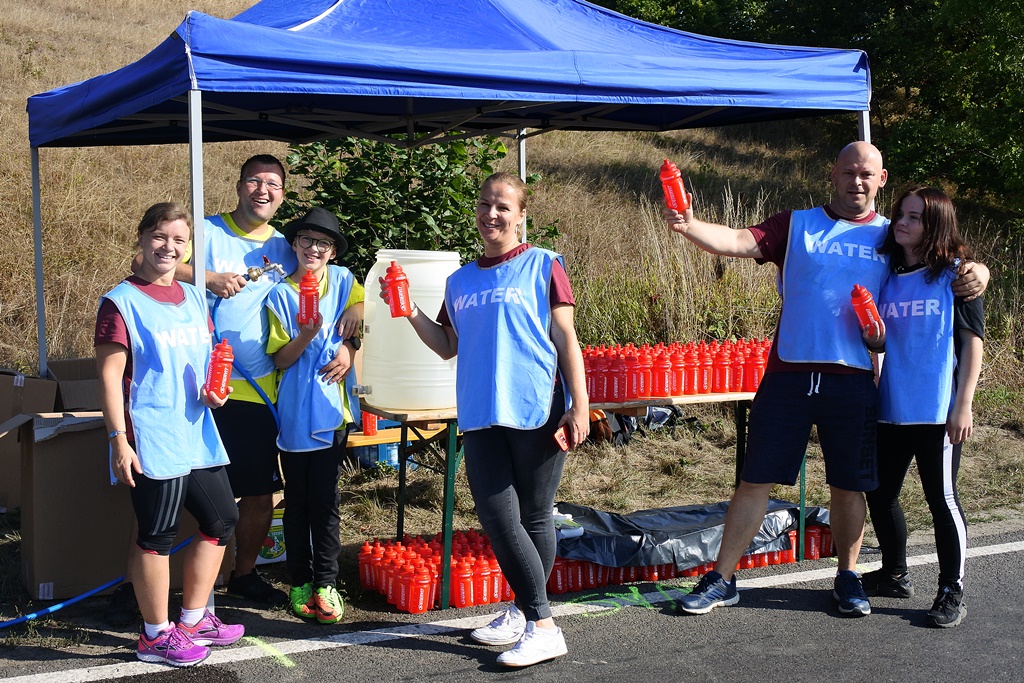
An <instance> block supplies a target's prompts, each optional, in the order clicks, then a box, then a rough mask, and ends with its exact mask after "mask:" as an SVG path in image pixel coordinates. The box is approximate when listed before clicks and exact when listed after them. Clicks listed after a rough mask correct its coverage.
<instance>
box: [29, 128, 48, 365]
mask: <svg viewBox="0 0 1024 683" xmlns="http://www.w3.org/2000/svg"><path fill="white" fill-rule="evenodd" d="M41 206H42V201H41V199H40V193H39V148H38V147H33V148H32V241H33V243H34V245H35V266H36V344H37V347H38V349H39V376H40V377H46V302H45V301H44V300H43V217H42V212H41Z"/></svg>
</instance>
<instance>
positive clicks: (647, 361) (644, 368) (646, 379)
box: [639, 346, 654, 398]
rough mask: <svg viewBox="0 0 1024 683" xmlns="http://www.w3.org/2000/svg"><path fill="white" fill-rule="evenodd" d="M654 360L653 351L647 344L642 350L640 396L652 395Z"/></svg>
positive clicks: (647, 396)
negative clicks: (652, 357)
mask: <svg viewBox="0 0 1024 683" xmlns="http://www.w3.org/2000/svg"><path fill="white" fill-rule="evenodd" d="M653 367H654V361H653V360H652V359H651V352H650V351H649V350H648V349H647V347H646V346H645V347H644V348H643V349H641V351H640V371H639V377H640V392H639V393H640V398H650V397H651V382H652V381H653V379H654V375H653Z"/></svg>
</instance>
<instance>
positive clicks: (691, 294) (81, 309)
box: [0, 0, 1024, 616]
mask: <svg viewBox="0 0 1024 683" xmlns="http://www.w3.org/2000/svg"><path fill="white" fill-rule="evenodd" d="M250 4H251V0H217V1H216V2H213V1H212V0H198V1H197V0H189V2H183V1H181V0H164V1H163V2H159V3H156V2H151V1H147V0H119V1H118V2H114V1H113V0H60V2H58V1H57V0H37V1H36V2H33V3H27V2H24V1H23V0H0V82H3V83H4V86H5V87H4V88H3V89H2V90H0V124H2V125H0V183H2V184H3V186H4V188H5V189H6V190H7V193H6V195H7V201H6V202H4V203H2V204H0V243H2V244H3V245H4V252H3V257H2V259H0V280H2V281H3V282H4V283H5V287H4V288H3V294H2V297H3V298H2V300H0V367H16V368H19V369H22V370H29V371H31V370H34V369H35V367H36V359H37V351H36V344H35V334H36V332H35V330H36V315H35V301H34V288H33V286H32V281H33V252H32V238H31V234H32V208H31V195H30V188H31V183H30V164H29V151H28V145H27V130H28V125H27V116H26V114H25V101H26V99H27V97H28V96H30V95H32V94H35V93H39V92H43V91H46V90H48V89H50V88H53V87H57V86H61V85H65V84H68V83H71V82H74V81H78V80H81V79H83V78H87V77H90V76H93V75H96V74H99V73H102V72H105V71H109V70H113V69H116V68H118V67H120V66H122V65H124V64H126V63H129V62H131V61H132V60H134V59H137V58H139V57H140V56H142V55H143V54H145V53H146V52H148V51H149V50H150V49H152V48H153V47H155V46H156V45H157V44H158V43H159V42H160V41H161V40H163V38H165V37H166V36H167V35H168V34H170V33H171V32H172V31H173V30H174V29H175V27H176V26H177V25H178V24H179V23H180V22H181V20H182V19H183V17H184V16H185V12H186V11H187V10H189V9H198V10H200V11H205V12H208V13H210V14H214V15H216V16H221V17H229V16H233V15H234V14H236V13H238V12H240V11H241V10H243V9H245V8H246V7H247V6H249V5H250ZM843 126H844V129H845V130H849V132H850V135H851V136H852V135H853V134H854V131H855V130H856V128H855V123H854V122H853V120H852V119H849V121H848V123H846V122H844V123H843ZM821 140H822V135H821V128H820V127H819V126H817V125H816V124H815V123H813V122H812V123H807V122H791V123H784V124H773V125H760V126H743V127H728V128H722V129H716V130H699V131H684V132H677V133H669V134H648V133H643V134H627V133H601V134H584V133H571V132H561V133H552V134H548V135H543V136H538V137H536V138H531V140H530V141H529V143H528V152H527V156H528V158H527V161H528V166H529V169H530V170H531V172H540V173H541V174H542V175H543V178H544V179H543V182H542V183H541V184H540V185H539V186H538V187H537V189H536V193H535V195H534V197H533V198H532V200H531V206H530V209H529V210H530V213H531V214H532V215H533V216H534V218H535V219H536V220H537V221H538V222H539V223H540V224H547V223H551V222H554V221H557V222H558V225H559V228H560V230H561V232H562V237H561V238H560V239H559V242H558V245H557V246H558V248H559V250H560V251H562V252H563V253H564V254H565V255H566V260H567V264H568V268H569V273H570V277H571V279H572V281H573V283H574V287H575V289H576V294H577V298H578V307H577V322H578V326H579V329H580V336H581V339H582V340H583V341H585V342H587V343H601V342H611V341H618V342H629V341H632V342H643V341H659V340H660V341H664V340H688V339H701V338H709V337H715V338H723V337H728V336H747V337H762V336H765V335H768V334H770V332H771V330H772V329H773V327H774V322H775V316H776V315H777V306H778V299H777V295H776V293H775V269H774V268H772V267H770V266H769V267H758V266H756V265H755V264H754V263H753V262H751V261H746V260H735V259H719V258H714V257H710V256H707V255H706V254H703V253H700V252H698V251H697V250H696V249H695V248H693V247H692V245H689V244H688V243H686V242H685V240H683V239H682V238H680V237H678V236H675V235H672V234H670V233H669V232H668V231H667V230H665V229H664V227H663V224H662V222H661V221H660V219H659V218H658V205H659V202H660V189H659V187H658V183H657V178H656V172H655V169H657V167H658V166H659V165H660V163H661V160H662V159H663V158H665V157H668V158H671V159H672V160H673V161H675V162H676V163H677V164H678V165H679V166H680V167H681V168H682V169H683V170H684V175H685V178H686V181H687V183H688V186H689V189H690V190H691V191H692V192H693V193H694V197H695V202H696V206H698V207H699V210H700V212H701V216H702V217H703V218H705V219H708V220H712V221H717V222H724V223H727V224H730V225H733V226H742V225H748V224H751V223H755V222H757V221H759V220H761V219H763V218H765V217H767V216H769V215H770V214H772V213H774V212H775V211H778V210H780V209H783V208H789V207H794V206H810V205H813V204H817V203H821V202H824V201H827V200H828V198H829V187H828V182H827V171H828V166H829V163H830V159H831V156H832V154H833V153H834V151H835V150H834V145H833V144H831V143H822V142H821ZM257 152H271V153H275V154H278V155H283V153H284V152H285V148H284V146H283V145H281V144H279V143H255V142H254V143H244V144H221V145H217V144H210V145H206V146H205V148H204V159H205V168H204V173H205V175H206V193H207V194H206V209H207V212H213V211H217V210H223V209H228V208H231V207H232V206H233V204H234V201H233V189H232V188H233V181H234V178H235V173H236V172H237V166H238V163H239V162H240V161H241V160H243V159H244V158H246V157H247V156H249V155H251V154H253V153H257ZM40 156H41V171H42V188H43V195H42V207H43V216H42V218H43V222H44V271H45V283H46V292H45V305H46V314H47V333H48V338H47V343H48V348H49V354H50V357H52V358H70V357H78V356H82V355H89V354H91V352H92V328H93V321H94V316H95V309H96V305H97V301H98V298H99V296H100V294H101V293H103V292H104V291H106V290H107V289H108V288H109V287H111V286H112V285H113V284H114V283H115V282H117V281H118V280H119V279H121V278H122V277H123V276H124V275H125V274H126V273H127V265H128V262H129V259H130V257H131V255H132V254H133V253H134V244H133V242H134V240H133V237H132V235H133V233H134V226H135V225H136V223H137V220H138V217H139V216H140V215H141V212H142V210H143V209H144V208H145V207H146V206H148V205H150V204H151V203H154V202H157V201H162V200H168V199H174V200H178V201H183V200H187V198H188V165H187V157H186V149H185V147H184V146H178V147H128V148H96V149H44V150H42V151H41V154H40ZM504 163H505V167H506V168H511V167H513V166H514V163H515V160H514V158H509V159H507V160H506V161H505V162H504ZM894 191H895V188H889V189H887V190H886V192H885V193H883V194H882V195H881V197H880V199H879V206H880V207H886V206H887V205H888V202H889V201H890V200H891V198H892V192H894ZM965 226H966V232H967V234H968V235H969V237H970V238H971V240H972V241H973V242H975V244H976V245H977V247H978V253H979V257H980V258H981V259H982V260H984V261H985V262H986V263H988V264H989V265H990V266H992V269H993V272H994V273H996V275H997V278H996V279H995V280H994V282H993V286H992V287H991V288H990V291H989V293H988V294H987V295H986V301H987V305H988V310H989V321H990V322H989V324H990V330H989V338H988V339H987V340H986V366H985V370H984V373H983V376H982V381H981V385H980V390H979V393H978V397H977V400H976V416H977V417H976V420H977V422H978V423H979V429H978V434H977V435H976V437H975V438H974V439H973V440H972V441H971V442H969V444H968V446H967V453H966V458H965V462H964V466H963V471H962V472H961V477H960V481H961V491H962V497H963V502H964V506H965V508H966V509H967V511H968V515H969V517H970V519H971V521H976V520H980V519H983V518H984V516H985V515H986V514H988V513H987V511H988V510H993V509H997V508H1002V507H1005V506H1006V505H1007V504H1008V503H1009V504H1019V503H1020V501H1021V500H1022V499H1024V461H1022V457H1021V455H1020V454H1021V447H1020V443H1021V441H1020V434H1019V432H1020V431H1021V430H1022V428H1024V419H1022V410H1024V408H1022V406H1024V401H1022V400H1021V399H1022V398H1024V396H1022V393H1024V366H1022V364H1021V354H1022V350H1021V348H1020V344H1019V342H1018V340H1019V339H1021V338H1022V335H1024V317H1022V315H1021V311H1024V301H1022V300H1021V297H1022V296H1024V294H1022V293H1021V292H1022V290H1021V288H1020V287H1018V286H1016V285H1017V282H1016V274H1017V273H1020V272H1022V271H1024V268H1022V267H1021V266H1022V264H1024V258H1022V254H1021V253H1019V249H1017V248H1014V247H1012V246H1008V243H1007V242H1006V241H1005V239H1004V236H1003V235H1002V230H1001V226H1000V225H999V224H998V222H996V219H992V218H988V217H986V216H985V215H982V214H978V215H972V216H969V217H967V220H965ZM692 415H693V416H694V417H696V418H697V420H696V422H693V423H691V426H689V427H685V428H680V429H679V430H678V431H677V433H676V436H675V438H670V437H669V436H668V435H667V434H654V435H651V436H650V437H649V438H639V439H636V440H634V442H633V443H632V444H630V445H629V446H627V447H624V448H618V449H613V448H610V447H607V446H601V447H594V446H585V447H583V448H582V449H580V450H579V451H578V452H577V453H575V454H574V455H573V456H572V457H571V458H570V459H569V462H568V465H567V469H566V473H565V476H564V478H563V481H562V486H561V488H560V490H559V494H558V495H559V499H560V500H567V501H572V502H574V503H578V504H584V505H591V506H594V507H598V508H601V509H606V510H611V511H630V510H637V509H644V508H652V507H661V506H669V505H681V504H690V503H702V502H709V501H718V500H724V499H727V498H728V497H729V494H730V493H731V488H732V483H733V476H734V474H733V458H734V445H735V433H734V432H733V426H732V421H731V415H730V413H729V411H728V409H725V410H723V409H722V408H721V407H703V408H700V409H699V410H698V411H696V412H694V413H693V414H692ZM809 451H810V453H811V460H810V461H809V480H810V485H809V489H808V499H809V500H810V501H811V502H812V503H815V504H827V491H826V490H825V487H824V485H823V475H822V473H821V463H820V457H819V456H818V454H817V449H816V445H815V444H813V443H812V444H811V447H810V449H809ZM912 481H913V480H912V479H908V482H912ZM396 485H397V478H396V477H395V475H394V474H393V473H389V472H386V471H379V470H370V471H363V472H358V471H355V472H350V473H349V474H348V475H347V476H346V477H345V479H344V481H343V484H342V498H343V509H342V525H343V528H342V535H343V537H344V539H345V543H346V552H348V553H354V548H355V547H356V546H357V544H358V542H359V541H360V540H362V539H365V538H370V537H374V536H387V535H390V534H391V533H392V532H393V529H394V524H395V508H396V505H397V501H396V493H395V489H396ZM456 486H457V500H456V526H458V527H460V528H465V527H471V526H476V520H475V516H474V514H473V507H472V501H471V499H470V496H469V492H468V488H467V487H466V483H465V479H464V475H463V474H462V473H461V472H460V475H459V477H458V480H457V483H456ZM440 487H441V483H440V478H439V477H438V476H437V475H435V474H433V473H430V472H426V471H423V470H421V471H419V472H414V473H412V474H411V475H410V499H409V500H410V504H409V507H408V509H407V512H408V517H407V524H406V528H407V530H408V531H409V532H410V533H414V534H415V533H429V534H432V533H435V532H436V531H437V530H438V529H439V524H440V515H441V488H440ZM918 488H919V487H915V486H913V485H908V486H907V487H906V490H905V496H906V503H907V512H908V518H909V520H910V523H911V526H913V527H915V528H921V527H923V526H926V525H927V524H928V518H927V511H926V509H925V507H924V504H923V500H922V499H921V496H920V494H919V492H918V490H917V489H918ZM773 493H774V495H776V496H777V497H780V498H787V499H790V500H793V499H794V496H795V495H796V494H797V492H796V491H795V489H792V488H787V489H781V488H780V489H778V490H776V491H775V492H773ZM3 519H4V518H3V517H2V516H0V521H2V520H3ZM7 519H8V520H9V519H10V517H9V516H8V517H7ZM15 526H16V523H15ZM0 531H2V532H3V538H0V556H2V557H7V558H10V557H12V556H15V555H14V552H15V548H16V546H17V544H18V535H17V531H16V529H15V528H14V527H11V528H10V529H0ZM352 557H354V555H353V556H352ZM352 557H349V558H348V559H349V560H351V559H352ZM344 567H345V570H344V571H346V572H349V571H351V570H352V569H353V568H354V562H353V561H349V562H346V563H345V564H344ZM16 571H17V568H16V564H15V565H14V567H13V569H12V568H11V567H8V571H6V572H5V571H4V570H3V569H2V568H0V603H8V604H9V603H10V602H11V601H12V600H13V599H14V596H15V595H16V591H18V590H20V589H17V588H16V586H15V585H14V584H15V582H14V581H13V580H11V576H13V574H11V572H16ZM5 574H6V576H5ZM345 578H347V579H348V583H349V585H350V586H351V585H355V584H354V582H353V581H352V578H353V577H352V576H347V577H345ZM6 615H8V616H9V615H10V612H6Z"/></svg>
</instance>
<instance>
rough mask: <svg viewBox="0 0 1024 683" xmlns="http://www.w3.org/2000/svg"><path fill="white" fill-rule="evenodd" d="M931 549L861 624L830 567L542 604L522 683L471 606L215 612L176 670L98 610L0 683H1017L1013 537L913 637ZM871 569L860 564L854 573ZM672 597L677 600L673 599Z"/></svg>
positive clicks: (3, 660)
mask: <svg viewBox="0 0 1024 683" xmlns="http://www.w3.org/2000/svg"><path fill="white" fill-rule="evenodd" d="M933 552H934V549H933V548H932V547H930V546H914V547H912V548H911V553H910V555H911V562H912V563H913V562H916V563H918V564H917V565H916V566H913V567H912V569H911V575H912V578H913V581H914V584H915V587H916V588H917V593H916V595H915V596H914V597H913V598H911V599H909V600H898V599H887V598H874V599H872V614H871V616H869V617H866V618H849V617H842V616H840V615H839V614H838V612H837V611H836V609H835V601H834V600H833V598H832V597H831V592H832V591H831V586H832V579H831V577H832V576H833V575H834V572H835V564H834V562H833V561H832V560H828V559H826V560H819V561H815V562H804V563H801V564H799V565H782V566H780V567H770V568H763V569H755V570H746V571H744V572H741V574H740V588H741V597H740V602H739V604H738V605H736V606H734V607H728V608H719V609H716V610H714V611H713V612H711V613H710V614H707V615H703V616H684V615H679V614H678V613H677V612H676V611H675V600H676V599H678V597H679V596H680V595H681V594H682V593H681V591H680V584H678V583H677V582H669V583H662V584H651V583H644V584H637V585H635V586H632V587H621V586H619V587H609V588H606V589H598V590H596V591H590V592H588V593H577V594H574V595H570V596H559V597H561V598H568V600H560V601H558V602H556V603H555V615H556V619H557V621H558V623H559V625H560V626H561V627H562V628H563V629H564V631H565V634H566V640H567V641H568V644H569V655H568V656H566V657H562V658H560V659H558V660H555V661H552V662H547V663H544V664H540V665H537V666H534V667H530V668H527V669H521V670H512V671H510V670H504V669H499V668H498V667H497V666H495V664H494V659H495V657H496V656H497V654H498V653H499V652H500V651H501V649H502V648H488V647H484V646H481V645H477V644H476V643H474V642H472V641H470V640H469V638H468V637H467V634H468V629H470V628H473V627H476V626H478V625H481V624H483V623H486V622H487V621H488V620H489V616H488V615H489V614H490V613H491V612H492V611H493V610H488V609H487V608H485V607H481V608H471V609H466V610H445V611H433V612H428V613H427V614H425V615H420V616H418V617H413V616H410V615H404V614H398V613H395V612H394V611H393V610H392V611H387V610H385V609H383V607H382V609H381V610H380V611H379V612H378V613H369V614H372V616H373V618H374V619H375V620H374V621H372V622H371V621H361V622H358V623H351V622H349V623H346V624H344V626H343V627H318V626H317V625H313V624H307V623H299V620H298V619H297V618H294V619H293V618H291V617H289V616H288V615H287V614H286V613H284V612H281V611H278V612H264V611H258V610H253V609H250V608H246V607H243V606H242V605H241V603H239V604H237V605H233V604H230V602H229V601H228V600H224V601H222V602H221V603H219V604H218V613H219V614H220V615H221V617H222V618H224V619H225V620H227V621H232V620H237V621H241V622H242V623H244V624H245V625H246V629H247V632H248V633H249V634H250V635H251V636H255V637H249V636H247V637H246V639H244V640H243V641H242V642H240V643H238V644H237V645H235V646H232V647H228V648H222V649H217V650H215V653H214V655H213V656H212V657H211V658H210V659H209V660H207V662H206V663H204V664H203V665H202V666H199V667H195V668H193V669H184V670H176V669H170V668H165V667H162V666H159V665H153V664H143V663H141V662H138V661H136V659H135V657H134V652H133V651H132V648H133V647H134V637H133V635H132V634H131V633H129V632H124V633H118V632H110V631H103V630H102V629H101V627H100V626H99V625H98V624H99V621H98V619H97V618H96V612H97V611H98V610H99V609H101V608H102V605H103V601H102V600H101V601H99V602H96V603H94V604H93V606H92V607H91V608H90V607H88V606H87V607H84V608H82V609H81V610H80V611H79V612H78V613H76V614H74V615H72V616H67V617H65V618H67V619H73V620H75V621H76V623H80V625H81V628H82V630H83V631H84V632H85V633H87V634H88V635H89V638H88V641H89V642H88V643H87V644H85V645H81V646H77V647H74V648H71V649H62V650H52V649H47V648H45V647H40V646H13V647H11V646H6V647H5V646H0V679H2V680H3V681H4V683H8V682H9V683H15V682H17V683H22V682H24V683H27V682H29V681H32V682H33V683H36V682H38V683H65V682H68V681H90V680H115V679H119V680H145V681H146V682H147V683H156V682H158V681H161V680H171V679H172V678H173V680H174V681H203V682H204V683H205V682H210V683H217V682H220V681H274V683H285V682H288V681H328V680H330V681H374V682H384V681H399V680H401V681H456V680H458V681H464V680H467V679H469V678H472V679H473V680H484V681H486V680H498V679H503V680H513V679H514V680H517V681H559V682H564V681H587V683H598V682H602V681H652V682H655V681H656V682H659V683H660V682H664V683H669V682H674V681H688V682H702V681H730V682H731V681H757V682H758V683H764V682H769V681H789V682H794V683H798V682H800V681H821V680H830V681H871V682H872V683H874V682H881V681H898V682H899V683H924V682H928V683H931V682H933V681H943V682H953V681H967V680H972V681H973V680H979V681H1022V680H1024V638H1022V635H1024V627H1022V623H1024V582H1022V581H1021V576H1022V572H1021V569H1020V565H1021V563H1022V560H1024V533H1022V532H1021V531H1020V530H1017V529H1014V530H1011V531H1006V530H1005V528H1004V529H1002V530H1000V532H999V533H998V534H996V535H990V536H976V537H974V538H973V539H972V543H971V551H970V552H971V554H972V555H971V557H970V558H969V560H968V573H969V575H968V592H967V603H968V606H969V611H968V614H967V617H966V619H965V620H964V622H963V624H961V625H960V626H959V627H957V628H952V629H933V628H928V627H926V626H925V625H924V613H925V612H926V611H927V610H928V609H929V607H930V606H931V601H932V599H933V598H934V592H935V582H936V577H937V571H938V570H937V566H936V564H935V557H934V555H933V554H932V553H933ZM877 559H878V557H877V555H872V554H869V553H865V554H863V555H862V556H861V563H862V568H863V569H871V568H874V567H875V566H876V565H875V564H873V563H875V562H877ZM684 590H685V588H684Z"/></svg>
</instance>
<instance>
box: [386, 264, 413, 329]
mask: <svg viewBox="0 0 1024 683" xmlns="http://www.w3.org/2000/svg"><path fill="white" fill-rule="evenodd" d="M384 282H385V284H387V286H388V305H389V306H390V307H391V317H392V318H402V317H406V316H410V315H412V301H411V300H410V299H409V278H408V277H406V275H405V271H404V270H402V266H400V265H398V264H397V263H395V262H394V261H392V262H391V265H390V266H388V270H387V272H386V273H385V275H384Z"/></svg>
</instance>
